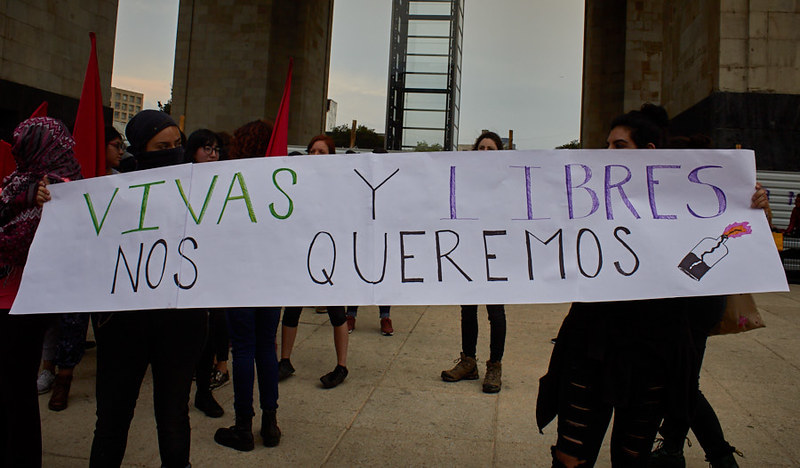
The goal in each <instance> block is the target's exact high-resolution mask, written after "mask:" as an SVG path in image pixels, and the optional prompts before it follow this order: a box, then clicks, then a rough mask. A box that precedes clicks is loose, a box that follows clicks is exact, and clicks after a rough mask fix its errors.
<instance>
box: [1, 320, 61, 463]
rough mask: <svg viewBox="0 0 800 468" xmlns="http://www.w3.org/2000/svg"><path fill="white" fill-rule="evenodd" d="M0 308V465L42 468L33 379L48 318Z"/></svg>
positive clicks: (37, 369) (34, 378) (37, 367)
mask: <svg viewBox="0 0 800 468" xmlns="http://www.w3.org/2000/svg"><path fill="white" fill-rule="evenodd" d="M8 312H9V311H8V309H0V354H1V355H2V356H5V357H7V358H8V359H7V360H6V362H5V363H4V365H3V371H4V372H5V375H6V376H7V377H4V378H3V384H2V385H0V466H41V465H42V432H41V424H40V420H39V395H38V394H37V393H36V376H37V373H38V372H39V357H40V356H41V355H42V341H43V340H44V332H45V330H46V329H47V326H48V325H49V323H50V320H52V316H50V315H9V314H8Z"/></svg>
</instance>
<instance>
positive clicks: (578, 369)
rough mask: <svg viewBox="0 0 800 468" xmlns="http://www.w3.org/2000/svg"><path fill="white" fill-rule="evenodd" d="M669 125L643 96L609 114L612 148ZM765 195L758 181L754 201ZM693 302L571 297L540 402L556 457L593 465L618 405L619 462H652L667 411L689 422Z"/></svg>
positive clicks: (647, 143) (655, 137)
mask: <svg viewBox="0 0 800 468" xmlns="http://www.w3.org/2000/svg"><path fill="white" fill-rule="evenodd" d="M667 126H668V117H667V113H666V111H665V110H664V109H663V108H662V107H659V106H654V105H651V104H645V105H644V106H642V108H641V110H637V111H632V112H629V113H627V114H624V115H622V116H620V117H618V118H616V119H615V120H614V121H613V122H612V124H611V131H610V132H609V135H608V139H607V144H608V149H655V148H664V147H666V144H667ZM763 203H765V193H764V191H763V189H760V188H757V191H756V193H755V194H754V195H753V199H752V206H753V207H754V208H762V207H763V206H762V205H763ZM690 307H691V299H687V298H673V299H655V300H646V301H621V302H595V303H574V304H573V305H572V307H571V308H570V311H569V314H568V315H567V317H566V318H565V319H564V322H563V323H562V325H561V329H560V330H559V333H558V338H557V341H556V345H555V348H554V349H553V354H552V356H551V358H550V364H549V367H548V371H547V374H546V375H545V376H544V377H542V378H541V380H540V385H539V396H538V399H537V404H536V418H537V423H538V426H539V429H540V431H541V429H543V428H544V427H545V426H546V425H547V424H548V423H549V422H550V421H552V419H553V418H555V417H556V416H558V439H557V442H556V445H555V446H553V447H551V453H552V456H553V466H558V467H575V466H593V465H594V464H595V462H596V460H597V455H598V452H599V450H600V445H601V443H602V441H603V437H604V435H605V432H606V429H607V427H608V424H609V422H610V419H611V414H612V411H613V413H614V425H613V429H612V434H611V462H612V464H613V465H614V466H617V465H619V466H647V464H648V462H649V458H650V449H651V447H652V445H653V440H654V438H655V435H656V432H657V430H658V426H659V423H660V422H661V419H662V418H663V417H664V415H665V414H670V415H671V416H672V417H673V418H675V420H676V421H679V422H687V423H688V421H689V420H690V416H689V415H690V413H691V412H692V408H693V405H694V403H695V397H696V394H697V389H698V384H697V377H698V370H697V369H698V365H699V364H698V360H697V356H696V352H695V349H694V345H693V341H692V337H691V331H690V326H689V320H688V312H690V310H689V309H690Z"/></svg>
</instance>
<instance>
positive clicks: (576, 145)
mask: <svg viewBox="0 0 800 468" xmlns="http://www.w3.org/2000/svg"><path fill="white" fill-rule="evenodd" d="M556 149H581V141H580V140H578V139H575V140H572V141H570V142H569V143H565V144H563V145H561V146H556Z"/></svg>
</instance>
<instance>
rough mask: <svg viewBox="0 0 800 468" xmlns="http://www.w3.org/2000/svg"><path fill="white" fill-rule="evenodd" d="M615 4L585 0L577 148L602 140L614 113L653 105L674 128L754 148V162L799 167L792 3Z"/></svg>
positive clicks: (796, 32) (798, 5)
mask: <svg viewBox="0 0 800 468" xmlns="http://www.w3.org/2000/svg"><path fill="white" fill-rule="evenodd" d="M619 3H620V2H619V1H618V0H614V1H610V2H604V1H602V0H587V1H586V10H585V11H586V27H585V37H584V40H585V45H584V79H583V108H582V109H581V113H582V120H581V140H582V142H583V144H584V147H587V148H592V147H597V146H598V142H602V141H604V139H605V136H606V133H607V132H608V123H609V122H610V121H611V119H612V118H614V117H615V116H616V115H618V114H620V113H622V112H627V111H630V110H633V109H636V108H638V107H639V106H641V104H642V103H644V102H652V103H655V104H661V105H663V106H664V107H665V108H666V109H667V111H668V113H669V115H670V116H672V117H673V120H672V129H673V131H676V132H678V133H694V132H701V133H705V134H707V135H709V136H711V137H712V138H713V139H714V142H715V145H716V147H718V148H732V147H735V146H736V145H741V146H742V147H743V148H750V149H754V150H755V152H756V158H757V164H758V167H759V168H760V169H773V170H798V168H800V2H799V1H795V0H674V1H666V0H652V1H642V0H626V1H622V2H621V3H622V4H623V5H622V6H619ZM620 9H622V11H624V13H621V12H620ZM620 37H622V38H623V39H622V41H623V43H624V50H623V51H622V52H621V54H622V56H621V57H620V46H619V44H620ZM620 64H622V70H620V69H619V67H620ZM620 75H622V76H624V82H622V84H621V85H620V81H619V76H620ZM611 111H614V112H613V113H612V112H611Z"/></svg>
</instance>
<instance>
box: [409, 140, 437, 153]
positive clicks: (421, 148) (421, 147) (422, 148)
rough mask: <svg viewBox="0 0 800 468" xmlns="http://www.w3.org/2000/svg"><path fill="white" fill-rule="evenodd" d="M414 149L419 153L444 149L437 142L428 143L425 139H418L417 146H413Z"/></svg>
mask: <svg viewBox="0 0 800 468" xmlns="http://www.w3.org/2000/svg"><path fill="white" fill-rule="evenodd" d="M414 151H417V152H420V153H430V152H433V151H444V148H443V147H442V145H440V144H439V143H434V144H432V145H429V144H428V142H427V141H418V142H417V146H415V147H414Z"/></svg>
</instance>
